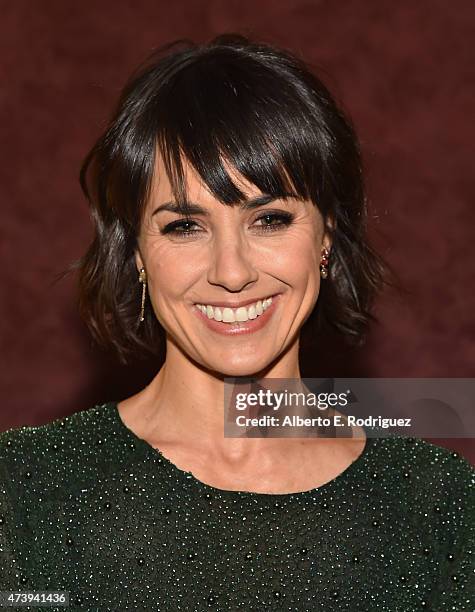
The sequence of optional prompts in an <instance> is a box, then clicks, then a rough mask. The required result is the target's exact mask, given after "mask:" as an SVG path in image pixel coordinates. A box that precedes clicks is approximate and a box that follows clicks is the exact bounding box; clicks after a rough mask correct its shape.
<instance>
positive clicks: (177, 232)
mask: <svg viewBox="0 0 475 612" xmlns="http://www.w3.org/2000/svg"><path fill="white" fill-rule="evenodd" d="M194 225H196V226H198V224H197V223H196V222H195V221H193V220H192V219H186V220H183V219H181V220H178V221H173V222H172V223H169V224H168V225H166V226H165V227H164V228H163V229H162V230H161V233H162V234H172V235H173V236H178V237H188V236H193V235H194V234H198V233H199V230H196V229H191V228H192V227H193V226H194Z"/></svg>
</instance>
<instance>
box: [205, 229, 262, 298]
mask: <svg viewBox="0 0 475 612" xmlns="http://www.w3.org/2000/svg"><path fill="white" fill-rule="evenodd" d="M225 234H226V235H224V234H223V235H220V236H216V237H215V240H214V241H213V247H212V250H211V253H210V263H209V267H208V282H209V283H210V284H211V285H218V286H221V287H223V288H225V289H227V290H228V291H233V292H237V291H241V290H242V289H244V287H246V285H248V284H249V283H252V282H254V281H255V280H257V277H258V275H257V270H256V268H255V266H254V264H253V262H252V260H251V249H250V248H249V245H247V243H246V241H245V240H244V239H243V237H242V236H241V235H239V234H237V235H236V233H233V234H232V235H230V233H228V232H226V233H225Z"/></svg>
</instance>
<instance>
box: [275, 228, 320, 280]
mask: <svg viewBox="0 0 475 612" xmlns="http://www.w3.org/2000/svg"><path fill="white" fill-rule="evenodd" d="M317 242H318V239H317V238H315V237H314V236H312V235H308V234H306V233H300V234H299V235H294V236H289V237H288V239H287V240H285V241H283V242H282V243H281V244H279V248H278V249H275V250H274V251H273V252H269V253H268V254H267V255H268V262H269V265H270V266H272V268H273V270H274V271H275V272H276V274H277V273H279V274H280V276H283V277H285V278H288V279H294V281H298V280H301V281H303V282H308V281H309V279H311V278H312V277H315V276H317V273H319V261H320V259H319V253H318V249H317V247H316V245H317Z"/></svg>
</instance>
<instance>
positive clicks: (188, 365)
mask: <svg viewBox="0 0 475 612" xmlns="http://www.w3.org/2000/svg"><path fill="white" fill-rule="evenodd" d="M298 352H299V346H298V340H297V341H296V342H295V343H294V344H293V345H291V346H290V347H289V349H288V350H287V351H286V352H285V354H282V355H281V356H279V357H278V359H276V360H275V361H274V362H273V363H271V364H270V365H269V366H268V367H266V368H265V369H264V370H261V371H259V372H254V373H250V374H246V375H245V376H246V378H247V377H249V378H255V379H262V378H286V379H300V369H299V364H298ZM228 376H229V377H230V378H234V377H236V378H238V376H237V375H233V374H232V373H229V374H223V373H222V372H216V371H213V370H210V369H207V368H205V367H203V366H201V365H200V364H197V363H196V362H194V361H193V360H191V359H190V358H189V357H188V356H187V355H185V354H184V353H182V351H180V349H179V348H178V347H177V346H176V345H175V344H174V343H173V342H172V341H170V340H169V339H167V357H166V360H165V363H164V365H163V366H162V368H161V369H160V371H159V372H158V374H157V375H156V376H155V378H154V379H153V380H152V382H151V383H150V384H149V385H148V386H147V387H146V388H145V389H144V390H143V391H142V392H141V394H140V395H141V396H142V397H141V398H140V404H141V407H142V408H141V412H142V414H143V418H144V421H145V427H146V429H147V432H148V433H149V436H150V437H151V438H152V439H156V440H160V441H164V442H167V443H168V442H169V443H173V442H174V441H179V442H180V444H183V445H186V446H188V447H189V448H196V450H197V452H200V451H201V450H202V451H203V452H205V450H206V452H207V453H209V449H213V453H215V454H216V455H221V456H226V455H227V454H229V455H233V456H236V455H239V454H241V453H242V454H243V455H247V454H249V455H253V454H255V453H257V452H259V451H260V450H262V449H261V446H262V447H263V448H264V447H266V448H267V446H269V443H270V444H272V440H269V439H265V438H254V439H253V440H249V439H240V438H224V436H223V428H224V408H225V407H224V385H225V378H226V377H228ZM249 443H251V444H249Z"/></svg>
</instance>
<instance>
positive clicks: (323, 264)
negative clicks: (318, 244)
mask: <svg viewBox="0 0 475 612" xmlns="http://www.w3.org/2000/svg"><path fill="white" fill-rule="evenodd" d="M322 253H323V254H322V258H321V260H320V275H321V277H322V278H327V276H328V258H329V256H330V252H329V250H328V249H327V248H326V247H322Z"/></svg>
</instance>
